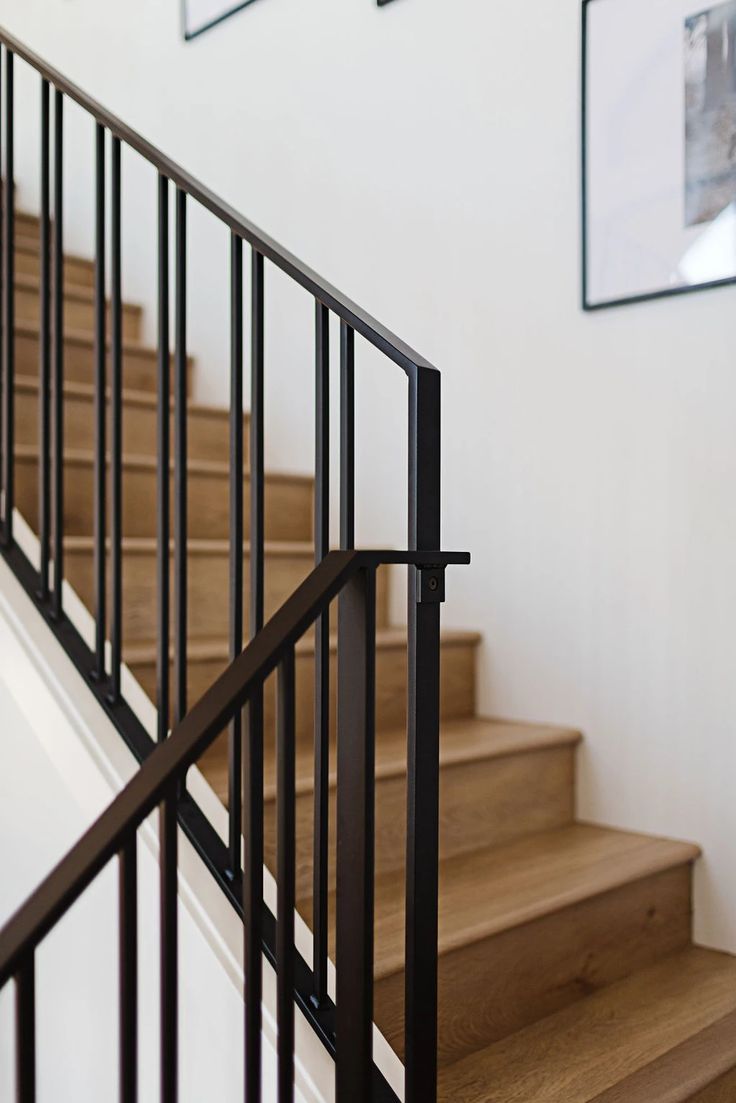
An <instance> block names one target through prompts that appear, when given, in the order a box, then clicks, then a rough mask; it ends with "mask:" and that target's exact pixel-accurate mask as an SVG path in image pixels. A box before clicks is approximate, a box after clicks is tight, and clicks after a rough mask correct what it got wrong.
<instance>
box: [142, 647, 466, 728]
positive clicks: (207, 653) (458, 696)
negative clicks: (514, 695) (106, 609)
mask: <svg viewBox="0 0 736 1103" xmlns="http://www.w3.org/2000/svg"><path fill="white" fill-rule="evenodd" d="M335 643H336V641H335V639H334V637H333V639H332V652H331V656H330V688H331V697H330V723H331V725H332V726H333V728H334V724H335V703H336V695H335V684H336V662H335V659H336V654H335ZM376 644H377V657H376V680H377V684H376V725H377V727H378V728H379V729H381V728H385V729H389V728H398V727H401V726H402V725H404V724H405V723H406V633H405V631H403V630H401V629H393V628H390V629H382V630H381V631H379V632H378V633H377V637H376ZM477 645H478V636H477V634H476V633H472V632H444V633H443V637H442V669H441V678H440V701H441V710H442V714H443V716H445V717H448V718H459V717H462V716H471V715H472V714H473V712H474V710H475V651H476V647H477ZM124 658H125V661H126V662H127V663H128V665H129V667H130V669H131V671H132V672H133V674H134V675H135V676H136V678H137V679H138V681H139V682H140V684H141V686H142V687H143V689H144V690H145V692H146V693H147V694H148V695H149V696H150V698H151V700H155V693H156V653H155V649H154V647H153V646H152V645H145V646H144V645H140V644H136V645H131V646H129V647H128V648H127V649H126V651H125V655H124ZM296 660H297V661H296V734H297V738H298V739H300V740H306V741H309V742H310V743H311V740H312V738H313V732H314V711H313V709H314V705H313V702H314V648H313V645H312V643H311V641H310V640H309V639H308V638H306V639H304V640H303V641H302V642H301V643H300V644H298V645H297V648H296ZM227 663H228V658H227V647H226V646H225V644H224V642H218V641H212V642H206V641H198V640H192V641H191V642H190V646H189V685H190V700H191V701H192V702H194V701H196V700H197V699H198V698H199V697H201V695H202V694H203V693H204V691H205V690H206V689H207V688H208V687H209V686H210V685H212V682H213V681H214V679H215V678H216V677H217V675H218V674H220V673H221V672H222V671H223V670H224V669H225V667H226V666H227ZM274 707H275V705H274V679H273V678H270V679H269V680H268V682H267V683H266V693H265V714H266V721H265V727H266V731H267V732H272V731H273V730H274V722H275V715H274Z"/></svg>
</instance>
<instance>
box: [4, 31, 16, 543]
mask: <svg viewBox="0 0 736 1103" xmlns="http://www.w3.org/2000/svg"><path fill="white" fill-rule="evenodd" d="M13 101H14V95H13V54H12V52H11V51H10V50H8V49H6V50H5V105H4V106H5V205H4V208H3V214H4V220H5V221H4V226H3V250H4V251H3V261H4V265H3V267H4V272H3V293H4V296H5V317H4V322H5V328H4V330H3V353H4V362H5V363H4V368H5V372H4V379H3V392H2V398H3V404H2V439H3V457H2V458H3V465H2V466H3V470H2V485H3V490H4V492H5V497H4V501H5V523H4V525H3V543H4V544H5V546H6V547H10V545H11V544H12V543H13V506H14V504H15V480H14V451H15V192H14V180H15V165H14V159H15V135H14V129H15V128H14V102H13Z"/></svg>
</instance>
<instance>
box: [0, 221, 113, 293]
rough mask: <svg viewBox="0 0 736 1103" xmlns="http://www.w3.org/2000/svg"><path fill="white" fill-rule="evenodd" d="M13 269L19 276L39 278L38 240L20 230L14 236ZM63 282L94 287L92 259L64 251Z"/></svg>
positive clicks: (74, 285)
mask: <svg viewBox="0 0 736 1103" xmlns="http://www.w3.org/2000/svg"><path fill="white" fill-rule="evenodd" d="M15 271H16V273H17V275H19V276H31V277H32V278H33V279H39V277H40V273H41V260H40V252H39V245H38V240H36V239H34V238H33V237H27V236H25V235H24V234H22V233H21V232H18V233H17V234H16V236H15ZM64 282H65V284H67V285H69V286H71V287H89V288H92V287H94V283H95V265H94V261H92V260H88V259H86V258H85V257H79V256H75V255H73V254H71V253H66V254H65V256H64Z"/></svg>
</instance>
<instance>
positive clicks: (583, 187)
mask: <svg viewBox="0 0 736 1103" xmlns="http://www.w3.org/2000/svg"><path fill="white" fill-rule="evenodd" d="M598 2H608V0H582V5H581V50H580V62H581V64H580V90H581V95H580V105H581V109H580V197H581V203H580V210H581V227H580V242H581V273H580V277H581V278H580V291H581V305H582V308H583V310H584V311H586V312H587V313H592V312H595V311H598V310H609V309H611V308H612V307H621V306H632V305H635V304H637V303H645V302H652V301H656V300H658V299H671V298H673V297H675V296H679V295H691V294H695V293H697V292H701V291H709V290H712V289H713V288H716V287H730V286H732V285H734V284H736V275H734V276H729V277H727V278H725V279H718V280H710V281H704V282H703V283H697V284H684V285H682V286H677V287H666V288H662V289H661V290H655V291H646V292H642V293H640V294H635V295H622V296H620V297H617V298H612V299H605V300H601V301H596V302H591V301H590V295H589V279H588V268H589V260H590V235H589V231H588V216H589V195H588V140H587V139H588V73H589V61H590V49H589V41H588V12H589V9H590V8H591V6H592V5H593V4H595V3H598ZM642 2H645V0H642Z"/></svg>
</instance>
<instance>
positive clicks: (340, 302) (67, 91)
mask: <svg viewBox="0 0 736 1103" xmlns="http://www.w3.org/2000/svg"><path fill="white" fill-rule="evenodd" d="M0 42H2V43H3V44H4V45H5V46H7V48H8V50H10V51H11V53H13V54H16V55H17V56H18V57H21V58H23V60H24V61H26V62H28V64H29V65H30V66H31V67H32V68H33V69H35V70H36V72H38V73H40V74H41V76H42V77H44V78H45V79H46V80H48V81H49V82H50V83H51V84H53V85H54V87H55V88H56V89H57V90H58V91H59V92H63V93H64V95H66V96H68V97H69V99H72V100H74V101H75V103H78V104H79V105H80V107H83V108H84V109H85V111H88V112H89V113H90V115H92V116H93V117H94V118H95V119H96V120H97V122H98V123H99V124H100V125H101V126H104V127H105V128H106V129H107V130H109V131H110V133H111V134H113V135H115V137H117V138H120V139H121V141H123V142H124V143H125V144H126V145H127V146H130V148H131V149H134V150H135V151H136V153H139V154H140V155H141V157H143V158H145V160H146V161H148V162H149V163H150V164H151V165H153V166H154V168H156V169H157V170H158V172H159V173H161V175H162V176H165V177H166V178H167V179H168V180H170V181H171V182H172V183H173V184H175V185H176V187H178V188H180V189H181V190H182V191H185V192H186V193H187V195H190V196H191V197H192V199H196V200H197V202H198V203H201V204H202V206H203V207H206V208H207V210H208V211H210V212H211V213H212V214H214V215H215V216H216V217H217V218H219V219H220V221H221V222H224V223H225V225H226V226H228V227H229V228H230V229H231V230H232V231H233V233H235V234H237V235H238V237H241V238H243V239H244V240H245V241H247V242H248V243H249V244H250V245H252V246H253V248H254V249H255V250H256V251H257V252H259V253H260V254H261V255H262V256H264V257H266V258H267V259H268V260H270V261H271V262H272V263H273V264H275V265H276V267H277V268H280V269H281V271H282V272H285V273H286V275H288V276H290V277H291V279H293V280H295V281H296V282H297V283H298V284H300V285H301V286H302V287H303V288H304V289H305V290H306V291H308V292H309V293H310V294H311V295H313V296H314V297H315V298H316V299H319V301H320V302H321V303H324V305H325V306H326V307H328V308H329V309H330V310H331V311H332V312H333V314H336V315H337V316H338V317H339V318H341V319H342V320H343V321H344V322H346V323H347V324H348V325H349V326H350V327H351V328H352V329H354V330H355V332H356V333H360V335H361V336H362V337H365V338H366V340H368V341H370V342H371V344H372V345H375V347H376V348H377V349H379V350H380V351H381V352H383V353H384V354H385V355H386V356H388V357H389V359H391V360H393V361H394V363H395V364H398V366H399V367H400V368H403V369H404V371H406V372H407V373H409V374H411V373H412V372H414V371H421V370H429V371H436V370H437V369H436V368H435V367H433V365H432V364H430V363H429V361H428V360H425V358H424V357H423V356H420V355H419V353H418V352H416V351H415V350H414V349H413V348H411V347H410V346H409V345H407V344H406V342H405V341H402V340H401V338H400V337H398V336H397V335H396V334H395V333H392V332H391V330H390V329H388V328H387V327H386V326H384V325H382V324H381V323H380V322H378V321H377V320H376V319H375V318H373V317H372V316H371V315H370V314H369V313H368V312H367V311H365V310H363V309H362V308H361V307H359V306H358V305H357V303H354V302H353V301H352V300H351V299H349V298H348V297H347V295H343V293H342V292H341V291H338V289H337V288H336V287H333V285H332V284H331V283H329V282H328V281H327V280H325V279H323V278H322V277H321V276H320V275H318V273H317V272H315V271H314V270H313V269H312V268H310V267H309V265H307V264H304V263H303V262H302V261H301V260H299V258H298V257H296V256H294V254H293V253H291V252H289V250H288V249H285V248H284V246H283V245H280V244H279V243H278V242H277V241H275V240H274V238H272V237H271V236H270V235H269V234H267V233H265V232H264V231H263V230H261V229H259V228H258V226H256V225H255V224H254V223H253V222H251V221H250V220H249V219H247V218H244V216H243V215H242V214H240V212H239V211H236V210H235V208H234V207H231V206H230V204H229V203H226V202H225V201H224V200H223V199H220V198H219V197H218V196H216V195H215V194H214V192H212V191H211V190H210V189H209V188H208V187H206V185H204V184H202V183H201V182H200V181H199V180H197V179H196V177H194V176H192V175H191V174H190V173H188V172H187V171H186V170H185V169H183V168H182V167H181V166H180V165H177V164H176V162H175V161H172V160H171V158H169V157H167V156H166V154H164V153H162V152H161V150H160V149H158V148H157V147H156V146H154V145H153V144H152V143H151V142H149V141H148V140H147V139H146V138H144V137H143V136H142V135H141V134H139V133H138V132H137V131H135V130H133V129H132V127H129V126H127V125H126V124H125V123H124V122H122V120H121V119H119V118H118V117H117V116H116V115H114V114H113V113H112V112H111V111H108V110H107V108H105V107H103V106H102V105H101V104H99V103H98V102H97V101H96V100H95V99H93V98H92V96H89V95H87V93H86V92H84V91H82V89H81V88H79V87H77V85H76V84H74V83H73V82H72V81H70V80H67V78H66V77H65V76H63V74H62V73H60V72H59V71H58V69H54V68H53V66H51V65H49V64H47V62H45V61H44V60H43V59H42V58H40V57H38V55H37V54H35V53H34V52H33V51H32V50H29V49H28V48H27V47H26V46H24V45H23V43H22V42H19V41H18V39H17V38H14V37H13V35H11V34H9V33H8V31H6V30H5V29H4V28H3V27H0Z"/></svg>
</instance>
